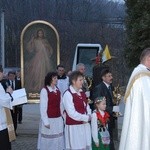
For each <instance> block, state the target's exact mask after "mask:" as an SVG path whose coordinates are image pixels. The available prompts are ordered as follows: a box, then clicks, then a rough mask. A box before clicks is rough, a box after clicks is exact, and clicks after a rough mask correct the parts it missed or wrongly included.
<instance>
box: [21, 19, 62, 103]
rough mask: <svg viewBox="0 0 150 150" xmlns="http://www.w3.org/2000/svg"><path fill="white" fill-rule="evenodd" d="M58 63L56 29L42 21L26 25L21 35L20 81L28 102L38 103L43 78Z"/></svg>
mask: <svg viewBox="0 0 150 150" xmlns="http://www.w3.org/2000/svg"><path fill="white" fill-rule="evenodd" d="M59 63H60V43H59V35H58V32H57V30H56V28H55V27H54V26H53V25H52V24H50V23H49V22H46V21H43V20H37V21H33V22H31V23H29V24H27V25H26V26H25V27H24V29H23V30H22V33H21V79H22V80H21V81H22V87H25V89H26V92H27V97H28V102H31V103H32V102H33V103H35V102H39V98H40V91H41V89H42V87H43V86H44V78H45V76H46V74H47V73H48V72H49V71H56V67H57V65H58V64H59Z"/></svg>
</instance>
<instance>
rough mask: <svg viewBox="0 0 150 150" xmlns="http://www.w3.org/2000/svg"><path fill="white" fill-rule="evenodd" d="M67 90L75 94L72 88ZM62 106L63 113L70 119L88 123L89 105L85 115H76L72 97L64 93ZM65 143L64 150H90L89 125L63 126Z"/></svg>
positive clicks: (67, 92) (68, 93)
mask: <svg viewBox="0 0 150 150" xmlns="http://www.w3.org/2000/svg"><path fill="white" fill-rule="evenodd" d="M69 88H70V91H71V92H72V93H77V92H76V91H75V89H74V88H73V87H72V86H70V87H69ZM77 94H79V93H77ZM63 105H64V109H65V111H66V112H67V113H68V115H69V116H70V117H71V118H72V119H74V120H77V121H83V122H88V119H89V116H88V115H91V109H90V107H89V105H87V114H81V113H78V112H77V111H76V110H75V107H74V103H73V97H72V95H71V93H70V92H69V91H66V92H65V93H64V96H63ZM65 142H66V150H91V127H90V124H89V123H84V124H79V125H65Z"/></svg>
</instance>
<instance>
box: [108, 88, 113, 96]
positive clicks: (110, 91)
mask: <svg viewBox="0 0 150 150" xmlns="http://www.w3.org/2000/svg"><path fill="white" fill-rule="evenodd" d="M108 90H109V93H110V95H111V97H113V94H112V90H111V86H109V87H108Z"/></svg>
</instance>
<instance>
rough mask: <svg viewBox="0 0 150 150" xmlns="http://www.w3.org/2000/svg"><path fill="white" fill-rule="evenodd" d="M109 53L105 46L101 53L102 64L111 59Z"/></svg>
mask: <svg viewBox="0 0 150 150" xmlns="http://www.w3.org/2000/svg"><path fill="white" fill-rule="evenodd" d="M111 58H112V57H111V55H110V51H109V48H108V45H106V47H105V49H104V51H103V53H102V63H104V62H106V61H107V60H109V59H111Z"/></svg>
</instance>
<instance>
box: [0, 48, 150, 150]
mask: <svg viewBox="0 0 150 150" xmlns="http://www.w3.org/2000/svg"><path fill="white" fill-rule="evenodd" d="M140 61H141V63H140V65H139V66H138V67H136V68H135V70H134V71H133V73H132V75H131V78H130V80H129V84H128V86H127V91H126V94H125V100H126V109H125V117H124V124H123V131H122V135H121V142H120V150H133V149H136V150H141V149H144V150H149V148H150V143H149V140H150V136H149V134H150V128H149V126H148V125H149V120H148V118H149V110H150V109H149V106H150V105H149V101H148V99H149V97H150V95H149V92H148V90H149V88H150V87H149V85H150V84H148V83H149V82H150V78H149V77H150V72H149V71H150V48H147V49H145V50H144V51H143V52H142V54H141V58H140ZM99 76H100V78H101V82H100V83H99V84H98V85H97V86H95V87H94V88H93V90H92V94H91V95H89V94H86V89H85V87H84V85H85V83H84V82H86V78H85V65H84V64H82V63H80V64H78V65H77V70H76V71H72V72H71V73H70V72H69V76H68V75H67V74H66V73H65V67H64V66H62V65H58V66H57V71H56V72H49V73H48V74H47V75H46V77H45V84H44V87H43V88H42V90H41V92H40V114H41V120H40V124H39V134H38V145H37V149H38V150H115V146H114V136H113V131H114V128H115V127H116V125H115V123H116V120H117V118H116V116H114V112H113V111H114V109H113V108H114V105H115V104H114V103H113V86H112V80H113V77H112V73H111V72H110V70H109V69H108V68H104V69H103V70H102V71H101V73H100V75H99ZM2 78H3V68H2V67H0V80H2ZM17 80H18V79H17V78H15V74H14V73H13V72H10V73H9V74H8V79H7V80H6V79H5V82H4V81H3V82H1V83H0V116H1V117H0V149H2V150H11V143H10V141H11V140H10V135H9V131H10V129H9V128H8V125H7V124H8V118H9V117H10V116H9V115H10V114H11V115H12V118H13V123H14V127H15V130H16V129H17V125H16V116H15V113H16V111H17V110H16V108H13V110H11V113H8V110H9V109H10V103H11V102H12V100H13V98H12V96H11V94H12V92H13V90H14V89H17V88H18V87H19V86H17V84H18V83H17ZM13 81H16V82H15V83H13ZM2 85H3V86H2ZM19 88H20V87H19ZM89 96H90V98H91V99H92V100H93V105H92V106H90V105H89V103H88V98H89ZM115 107H116V106H115ZM141 107H142V108H141ZM135 112H138V114H139V115H137V113H135ZM14 116H15V117H14ZM142 131H143V132H142ZM132 141H134V142H132Z"/></svg>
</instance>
